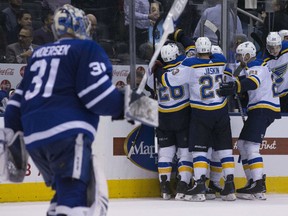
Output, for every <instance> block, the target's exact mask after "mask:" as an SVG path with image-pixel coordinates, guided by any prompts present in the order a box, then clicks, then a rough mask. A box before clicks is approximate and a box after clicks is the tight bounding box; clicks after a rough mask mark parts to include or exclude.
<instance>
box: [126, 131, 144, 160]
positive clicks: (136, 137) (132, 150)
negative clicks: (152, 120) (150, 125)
mask: <svg viewBox="0 0 288 216" xmlns="http://www.w3.org/2000/svg"><path fill="white" fill-rule="evenodd" d="M141 128H142V125H140V126H139V128H138V130H137V133H136V135H135V138H134V140H133V142H132V145H131V148H130V150H129V152H128V155H127V158H128V159H129V160H130V158H131V155H132V152H134V148H135V145H136V143H137V140H138V137H139V134H140V130H141Z"/></svg>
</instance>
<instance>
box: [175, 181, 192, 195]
mask: <svg viewBox="0 0 288 216" xmlns="http://www.w3.org/2000/svg"><path fill="white" fill-rule="evenodd" d="M188 189H189V187H188V184H187V183H186V182H184V181H179V182H178V184H177V188H176V196H175V200H184V197H185V194H186V192H187V190H188Z"/></svg>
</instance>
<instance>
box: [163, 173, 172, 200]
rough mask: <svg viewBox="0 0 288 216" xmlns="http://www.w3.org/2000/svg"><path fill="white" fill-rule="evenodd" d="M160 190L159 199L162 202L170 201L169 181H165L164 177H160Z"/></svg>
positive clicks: (165, 177)
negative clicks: (161, 199) (162, 200)
mask: <svg viewBox="0 0 288 216" xmlns="http://www.w3.org/2000/svg"><path fill="white" fill-rule="evenodd" d="M160 190H161V197H162V198H163V199H164V200H169V199H171V189H170V181H167V176H166V175H162V176H161V182H160Z"/></svg>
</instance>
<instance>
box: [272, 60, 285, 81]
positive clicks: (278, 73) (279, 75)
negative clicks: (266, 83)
mask: <svg viewBox="0 0 288 216" xmlns="http://www.w3.org/2000/svg"><path fill="white" fill-rule="evenodd" d="M286 71H287V63H286V64H283V65H281V66H279V67H276V68H274V69H273V70H272V72H273V74H274V79H275V83H276V84H281V83H282V82H283V80H284V78H283V77H284V75H285V73H286Z"/></svg>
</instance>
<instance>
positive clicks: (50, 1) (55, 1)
mask: <svg viewBox="0 0 288 216" xmlns="http://www.w3.org/2000/svg"><path fill="white" fill-rule="evenodd" d="M65 4H71V0H42V6H43V8H45V9H50V10H52V11H55V10H56V9H57V8H58V7H61V6H63V5H65Z"/></svg>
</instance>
